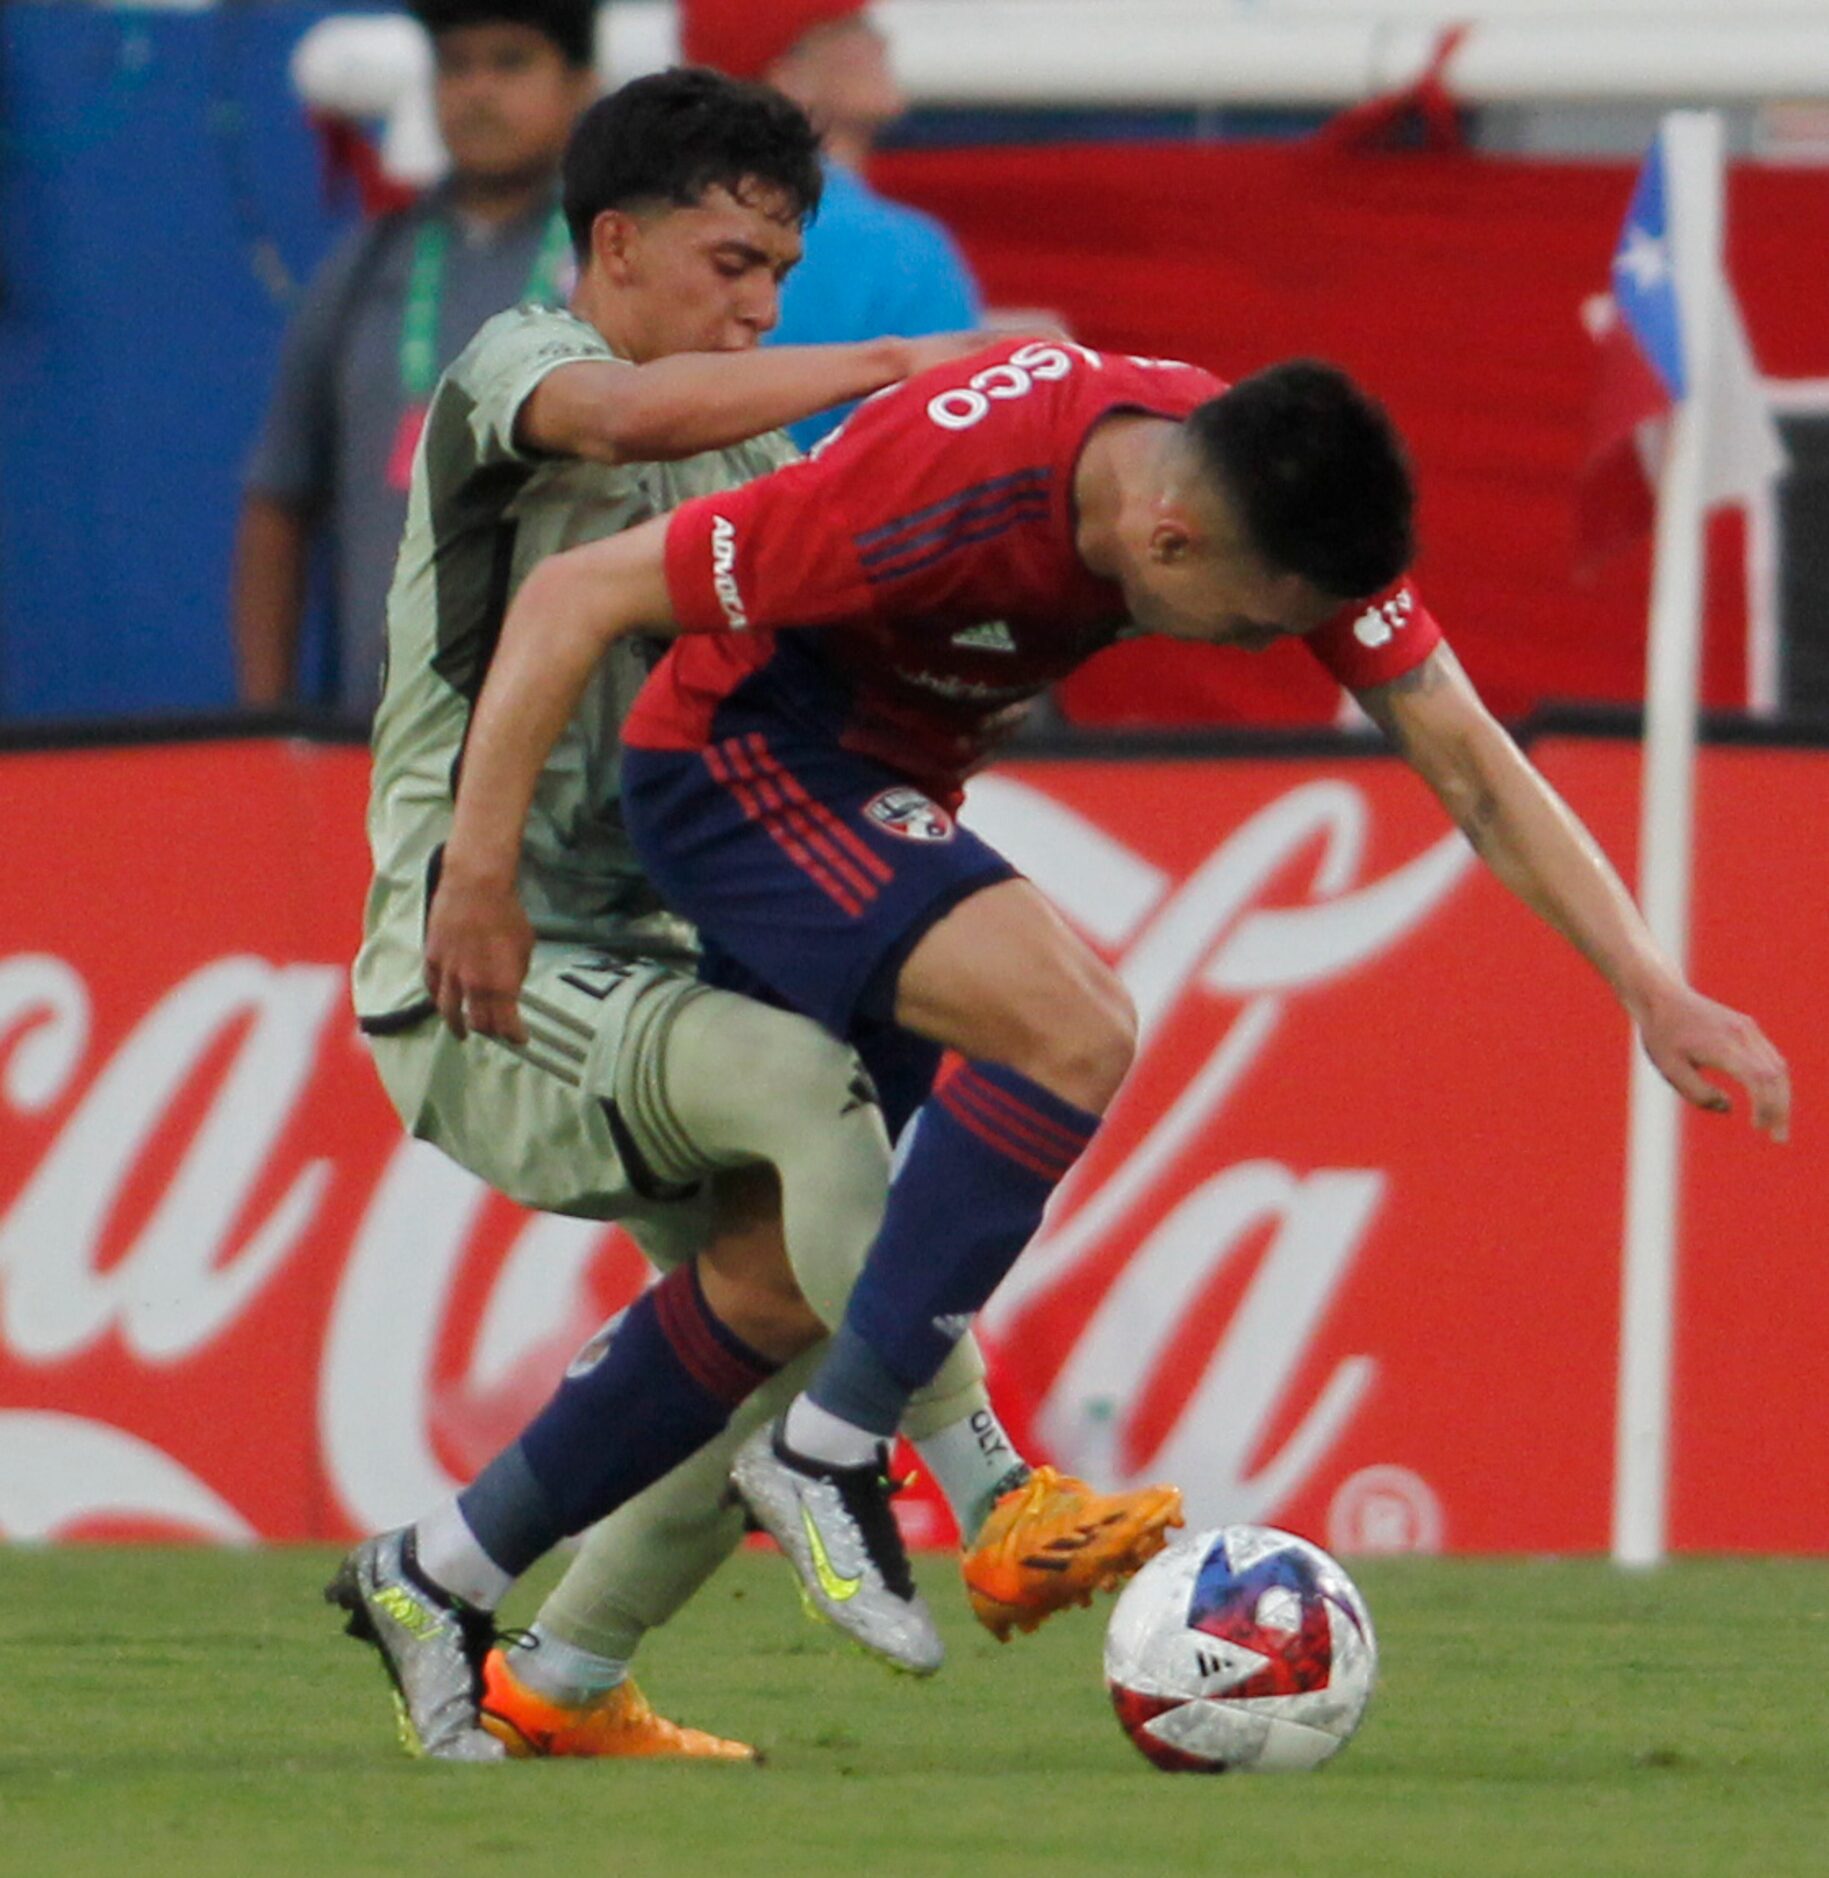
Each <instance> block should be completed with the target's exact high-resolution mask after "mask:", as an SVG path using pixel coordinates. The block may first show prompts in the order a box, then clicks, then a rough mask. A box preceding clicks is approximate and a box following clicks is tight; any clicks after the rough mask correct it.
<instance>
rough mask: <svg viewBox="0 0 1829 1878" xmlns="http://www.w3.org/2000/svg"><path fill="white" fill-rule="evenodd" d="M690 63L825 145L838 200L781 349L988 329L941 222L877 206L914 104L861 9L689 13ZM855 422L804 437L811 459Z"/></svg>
mask: <svg viewBox="0 0 1829 1878" xmlns="http://www.w3.org/2000/svg"><path fill="white" fill-rule="evenodd" d="M680 28H681V35H680V36H681V49H682V51H683V53H684V56H685V57H686V59H687V60H688V62H690V63H692V64H694V65H715V66H716V67H717V68H718V69H719V70H720V71H724V72H728V73H730V74H731V75H732V76H733V77H735V78H759V79H762V80H764V81H766V82H767V83H768V84H771V85H774V86H776V87H777V88H778V89H779V90H782V91H785V92H786V93H787V95H788V96H789V97H790V98H792V99H793V100H794V101H795V102H796V103H797V104H798V105H800V107H801V108H802V109H803V110H804V111H805V112H806V114H807V115H808V116H809V117H810V118H811V119H812V120H813V122H814V124H815V125H817V126H818V128H819V131H820V133H821V135H822V137H823V138H824V140H825V153H826V191H825V197H824V200H823V201H822V202H821V203H820V207H819V214H818V216H817V217H816V218H815V219H814V222H813V225H812V226H811V227H810V228H809V229H808V230H807V235H806V258H805V259H804V260H803V261H802V262H801V263H800V265H799V266H798V267H797V268H796V269H795V270H794V272H793V273H792V274H791V275H790V276H789V277H788V282H787V286H786V287H785V288H784V290H783V292H782V296H781V324H780V325H779V326H778V327H777V328H776V329H775V331H774V333H773V334H772V335H771V337H772V338H773V340H774V342H775V343H776V344H779V345H815V344H819V343H821V342H823V341H828V340H830V341H837V340H847V339H872V338H875V337H877V336H878V335H880V334H884V333H895V334H899V335H901V336H903V337H905V338H914V337H917V336H919V335H920V334H922V333H936V332H954V331H958V330H961V329H963V328H966V327H971V326H976V325H979V324H981V321H982V314H981V309H980V306H979V301H978V288H977V284H976V283H975V282H974V281H973V279H972V275H971V270H970V269H969V268H968V267H967V265H966V263H965V259H964V257H963V256H962V255H961V254H960V252H959V250H958V247H957V246H956V245H955V243H954V242H953V239H952V237H951V236H950V235H949V234H948V233H947V232H946V230H945V229H944V228H942V227H941V226H940V224H939V223H938V222H936V221H935V220H934V219H933V217H932V216H930V215H924V214H922V213H921V211H920V210H918V209H911V208H908V207H906V206H905V205H904V204H902V203H899V202H891V201H889V200H888V199H887V198H886V197H884V196H879V195H878V194H877V193H876V192H875V191H874V190H873V189H872V188H871V187H870V185H869V184H868V183H867V182H865V180H864V178H863V175H862V170H863V165H864V162H865V159H866V158H867V157H868V156H869V154H870V150H871V146H872V145H873V144H874V143H875V142H876V139H877V136H878V134H879V133H880V132H881V131H882V130H883V129H884V128H885V127H886V126H888V125H889V124H892V123H894V121H895V120H896V119H897V118H898V117H900V116H901V115H902V113H903V112H904V111H905V110H906V109H907V105H908V101H907V99H906V98H905V97H904V95H903V93H902V90H901V88H900V86H898V85H897V83H896V81H895V74H894V72H893V71H892V70H891V69H890V65H889V54H888V47H887V46H886V45H885V43H884V40H883V36H882V34H881V33H880V32H879V31H878V30H877V29H876V28H875V27H874V26H872V25H871V24H870V22H869V21H868V20H866V19H865V18H864V16H863V6H862V4H861V0H681V5H680ZM843 416H844V409H842V408H841V409H839V410H834V411H829V412H826V413H824V414H822V415H821V416H819V417H815V418H809V419H808V420H807V421H806V422H805V423H803V424H796V425H795V426H794V427H793V434H794V440H795V441H796V442H797V443H798V444H800V446H801V447H802V448H803V449H805V448H807V447H809V446H810V445H811V444H813V443H814V442H816V441H817V440H818V439H819V438H820V437H822V436H823V435H824V434H825V433H826V432H827V431H828V430H830V429H832V427H833V426H834V425H835V424H837V423H838V422H839V420H840V419H841V418H842V417H843Z"/></svg>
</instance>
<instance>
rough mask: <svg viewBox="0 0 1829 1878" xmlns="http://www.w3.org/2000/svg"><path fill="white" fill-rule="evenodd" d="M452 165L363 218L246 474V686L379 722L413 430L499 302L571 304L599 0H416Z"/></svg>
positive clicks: (289, 349)
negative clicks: (568, 163) (425, 186)
mask: <svg viewBox="0 0 1829 1878" xmlns="http://www.w3.org/2000/svg"><path fill="white" fill-rule="evenodd" d="M413 13H414V16H415V17H416V18H417V19H418V20H419V22H420V24H421V25H422V26H423V27H424V28H425V30H426V32H427V34H428V36H429V37H430V39H431V42H432V56H433V63H434V88H433V101H434V106H435V109H436V111H437V117H438V130H439V135H440V137H441V138H442V140H443V142H444V145H445V149H446V152H447V154H448V155H449V157H450V159H451V168H450V171H449V173H448V175H446V176H445V177H444V179H443V180H442V181H441V182H439V183H438V184H437V186H436V187H434V188H432V189H429V190H427V191H426V193H425V194H424V195H423V196H422V197H421V198H420V199H419V200H418V201H417V202H414V203H413V204H412V205H411V206H410V207H407V208H404V209H400V210H398V211H397V212H394V213H392V214H386V215H378V216H376V217H374V218H373V219H372V220H369V221H365V222H364V223H363V224H362V225H361V227H359V228H357V229H355V230H353V231H352V232H351V233H350V234H349V235H348V237H347V238H346V239H345V240H343V241H342V242H340V243H339V244H338V245H337V247H336V248H335V249H334V250H333V251H332V252H331V254H330V255H329V257H328V258H327V259H326V260H325V262H324V264H323V266H322V267H320V268H319V269H318V270H317V272H316V273H315V274H314V275H313V276H312V279H311V281H310V284H309V285H308V286H307V287H306V289H305V292H304V294H303V296H302V298H301V299H300V301H299V305H298V309H297V311H296V313H295V314H294V315H293V318H292V321H291V323H290V325H289V326H288V327H287V330H286V338H285V344H284V347H283V349H282V351H281V353H280V360H279V367H278V370H277V372H276V374H275V376H274V382H273V389H272V393H271V396H270V397H269V399H268V404H267V411H266V416H265V418H264V419H263V421H262V424H261V430H260V436H259V438H258V440H257V442H256V445H255V448H254V451H253V454H252V456H251V458H250V460H249V462H248V465H247V469H246V471H245V474H244V478H243V492H242V507H241V515H240V518H239V521H238V524H237V533H236V550H235V573H234V583H233V591H232V596H231V616H232V627H233V635H234V641H235V660H236V673H237V691H238V695H239V696H240V698H241V700H242V702H243V703H245V704H249V705H258V706H270V705H282V704H287V703H292V702H302V703H307V704H326V705H329V706H331V707H332V708H333V709H334V710H335V711H336V712H337V713H338V715H339V716H342V717H345V718H347V719H349V720H350V721H351V722H359V723H360V724H362V725H363V726H364V727H366V726H367V724H368V721H369V719H370V717H371V716H372V715H373V713H374V708H375V700H376V698H377V696H378V695H379V687H380V670H381V652H382V638H383V621H384V616H385V612H386V600H387V589H388V581H389V579H390V578H391V576H392V573H393V567H394V554H395V551H396V550H397V549H398V547H399V546H400V530H401V526H402V524H403V523H404V522H405V520H406V507H407V479H408V473H409V471H410V469H411V467H412V460H413V447H414V445H415V444H416V443H417V441H418V437H419V427H420V425H421V424H422V423H423V422H424V420H425V412H426V405H427V403H428V401H429V400H430V398H431V395H432V387H433V386H434V385H435V384H436V383H437V382H438V375H439V373H440V372H441V371H443V370H444V368H445V367H446V366H447V365H449V364H450V363H451V361H452V360H453V359H455V358H456V357H457V355H458V353H459V352H460V351H461V350H462V349H463V347H464V345H465V344H466V343H467V342H468V340H469V338H470V336H471V335H472V334H473V333H474V332H475V331H476V329H477V328H478V327H479V326H480V325H482V323H483V321H484V320H486V319H488V318H489V316H490V315H491V314H493V313H499V312H501V311H502V309H503V308H504V307H511V306H513V305H515V303H516V302H517V301H521V300H540V301H543V302H545V303H546V304H548V305H559V304H562V303H563V302H564V299H565V296H566V293H567V292H568V291H569V289H570V287H571V284H572V252H571V242H570V241H569V239H568V238H567V234H566V228H565V220H564V217H563V216H562V215H561V214H560V212H559V160H560V158H561V157H562V156H563V154H564V151H565V144H566V139H567V138H568V137H569V136H570V135H571V129H572V125H573V124H574V123H575V122H576V121H577V119H578V115H579V113H580V112H581V111H583V110H584V108H585V106H586V105H588V104H589V103H590V101H591V99H592V98H593V97H594V96H595V95H596V93H597V74H596V71H595V69H594V67H593V64H592V53H593V43H592V36H593V31H594V26H595V20H596V6H595V5H594V3H593V0H415V4H414V6H413ZM320 542H321V543H322V544H323V546H324V547H325V549H326V550H327V560H328V565H329V572H330V575H331V579H330V600H331V613H332V621H333V625H334V635H333V638H332V656H331V658H330V659H329V661H328V663H329V664H330V665H331V666H332V667H333V668H334V669H332V670H330V671H328V672H326V673H325V674H324V675H323V676H322V677H321V678H320V677H319V676H318V675H316V674H313V673H305V672H301V670H300V646H299V626H300V620H301V616H302V612H303V607H304V596H305V587H306V570H307V566H308V563H309V561H310V559H311V556H312V552H313V550H314V547H315V546H316V545H317V544H318V543H320Z"/></svg>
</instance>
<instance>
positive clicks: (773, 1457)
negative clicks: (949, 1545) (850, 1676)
mask: <svg viewBox="0 0 1829 1878" xmlns="http://www.w3.org/2000/svg"><path fill="white" fill-rule="evenodd" d="M730 1481H731V1485H732V1486H733V1487H735V1488H736V1490H737V1492H738V1494H739V1495H741V1497H742V1499H743V1502H744V1504H745V1505H746V1506H747V1507H748V1508H749V1510H750V1512H751V1513H753V1514H754V1515H755V1517H756V1521H757V1523H758V1524H759V1525H760V1526H761V1527H762V1529H763V1530H764V1531H765V1532H766V1533H767V1534H768V1535H769V1537H770V1538H772V1539H773V1540H774V1541H775V1543H776V1544H777V1545H778V1546H780V1548H781V1550H782V1551H783V1552H784V1553H785V1554H786V1555H787V1559H788V1562H789V1563H790V1564H791V1565H792V1566H793V1567H794V1570H795V1571H796V1572H797V1573H798V1574H799V1577H800V1594H801V1597H802V1598H803V1599H804V1600H805V1601H806V1604H807V1608H808V1609H809V1610H811V1611H813V1612H815V1613H816V1614H817V1615H819V1616H821V1617H823V1618H825V1619H826V1620H827V1621H828V1622H829V1623H832V1624H835V1625H837V1627H838V1628H839V1629H840V1630H842V1631H843V1632H844V1633H845V1635H846V1636H848V1637H850V1638H851V1639H852V1641H853V1642H855V1643H859V1644H861V1645H862V1646H863V1647H864V1648H865V1649H866V1650H868V1651H869V1652H870V1654H871V1655H872V1656H880V1657H881V1658H882V1659H883V1660H884V1661H885V1662H887V1663H889V1664H891V1665H893V1666H894V1667H895V1668H897V1669H904V1670H907V1671H909V1672H910V1673H911V1674H912V1675H916V1676H931V1675H932V1674H933V1673H934V1671H935V1670H936V1669H938V1668H939V1667H940V1664H941V1662H942V1661H943V1660H944V1659H945V1656H946V1646H945V1645H944V1644H943V1643H942V1642H941V1641H940V1632H939V1630H938V1629H937V1628H936V1627H935V1625H934V1620H933V1613H932V1612H931V1611H929V1610H928V1608H927V1605H926V1603H925V1602H924V1600H923V1599H922V1597H921V1594H920V1593H919V1592H918V1591H917V1590H916V1589H915V1585H914V1575H913V1573H912V1572H911V1571H910V1570H909V1566H908V1553H907V1550H906V1549H905V1548H904V1546H903V1544H902V1535H901V1532H900V1530H899V1528H898V1527H897V1526H896V1523H895V1514H894V1512H893V1511H892V1509H891V1508H890V1505H889V1496H890V1495H891V1494H892V1493H893V1492H894V1491H895V1484H894V1483H893V1482H892V1481H891V1480H890V1478H889V1450H888V1448H887V1447H881V1448H878V1450H877V1458H876V1460H875V1461H874V1462H871V1463H869V1464H867V1465H865V1466H862V1467H829V1466H827V1465H826V1464H825V1463H823V1462H820V1461H811V1460H808V1459H806V1458H805V1457H804V1456H802V1455H799V1454H795V1453H793V1452H792V1451H791V1450H790V1449H789V1448H787V1447H786V1446H785V1445H784V1444H783V1442H782V1440H781V1435H780V1428H779V1425H778V1424H777V1426H775V1427H772V1428H763V1429H760V1430H758V1431H757V1432H756V1433H755V1434H753V1435H752V1436H750V1438H749V1439H748V1440H747V1441H746V1442H744V1444H743V1445H742V1447H740V1448H739V1449H738V1450H737V1457H736V1461H735V1462H734V1464H733V1465H732V1467H731V1470H730Z"/></svg>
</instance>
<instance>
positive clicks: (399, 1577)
mask: <svg viewBox="0 0 1829 1878" xmlns="http://www.w3.org/2000/svg"><path fill="white" fill-rule="evenodd" d="M324 1597H325V1600H326V1602H328V1603H331V1604H336V1605H340V1606H341V1607H342V1608H343V1609H344V1610H346V1611H347V1612H348V1613H349V1622H348V1623H347V1624H346V1625H345V1626H344V1628H345V1629H346V1630H347V1631H348V1632H349V1634H350V1635H351V1636H352V1637H355V1638H358V1639H359V1640H360V1641H361V1642H363V1643H370V1644H373V1645H374V1647H375V1650H376V1653H377V1654H378V1655H379V1656H380V1658H381V1662H382V1665H383V1666H384V1667H385V1669H386V1670H387V1675H388V1680H389V1682H391V1683H392V1684H393V1694H394V1710H395V1715H396V1718H397V1720H398V1722H399V1727H400V1745H401V1746H402V1747H403V1748H405V1749H406V1751H407V1752H408V1753H409V1754H424V1755H428V1756H430V1757H431V1758H432V1759H433V1760H437V1761H505V1760H507V1758H508V1750H507V1749H506V1748H505V1747H503V1745H502V1744H501V1742H499V1741H498V1740H496V1738H495V1737H494V1736H493V1735H491V1734H488V1733H486V1732H485V1731H484V1729H483V1728H482V1726H481V1720H480V1715H479V1703H480V1700H481V1697H482V1690H483V1659H484V1658H485V1657H486V1656H487V1655H488V1653H489V1649H490V1646H491V1645H492V1644H493V1643H494V1641H495V1625H494V1623H493V1621H492V1620H491V1619H490V1617H489V1614H488V1613H487V1612H486V1611H477V1610H472V1609H471V1608H470V1606H469V1605H467V1604H465V1603H463V1602H461V1601H460V1600H459V1599H456V1598H452V1597H449V1596H447V1595H445V1594H444V1593H443V1592H440V1591H438V1590H437V1589H436V1588H435V1587H433V1586H432V1585H430V1584H429V1583H428V1582H427V1581H426V1580H425V1578H424V1577H423V1576H422V1575H421V1574H420V1572H419V1571H418V1569H417V1561H416V1560H415V1559H414V1558H413V1556H412V1529H411V1528H410V1527H402V1528H400V1529H399V1530H398V1531H395V1532H384V1533H380V1534H378V1535H377V1536H376V1537H374V1538H373V1539H364V1540H363V1542H362V1543H361V1544H360V1545H359V1546H357V1547H356V1549H355V1550H354V1551H353V1552H351V1553H350V1554H349V1556H348V1557H347V1558H346V1559H344V1561H343V1563H342V1564H341V1565H340V1566H339V1567H338V1568H337V1575H336V1576H335V1577H334V1578H333V1579H331V1581H330V1583H329V1584H328V1585H326V1586H325V1587H324Z"/></svg>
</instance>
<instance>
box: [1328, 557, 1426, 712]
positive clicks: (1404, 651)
mask: <svg viewBox="0 0 1829 1878" xmlns="http://www.w3.org/2000/svg"><path fill="white" fill-rule="evenodd" d="M1441 643H1442V629H1441V627H1440V626H1438V625H1437V624H1436V623H1435V616H1434V615H1433V614H1432V613H1431V612H1430V611H1429V609H1428V608H1427V607H1426V606H1424V605H1423V603H1422V600H1421V599H1420V598H1419V597H1418V595H1417V592H1416V589H1415V588H1414V587H1413V586H1412V585H1411V584H1410V582H1409V581H1408V580H1397V581H1393V582H1392V583H1391V585H1390V586H1389V587H1387V588H1385V589H1384V591H1383V592H1382V593H1376V594H1374V595H1373V596H1372V597H1371V599H1369V600H1356V601H1354V602H1353V603H1352V604H1351V605H1350V606H1344V607H1342V608H1341V609H1340V611H1339V612H1338V613H1336V614H1335V615H1334V616H1333V617H1332V618H1331V619H1329V620H1326V621H1324V622H1323V623H1322V624H1321V625H1319V626H1317V627H1316V628H1315V630H1314V631H1313V632H1311V633H1310V634H1309V635H1308V636H1307V638H1306V640H1305V641H1304V644H1306V645H1307V647H1308V649H1309V651H1310V652H1312V653H1313V654H1314V655H1315V657H1316V658H1317V659H1319V660H1320V661H1321V663H1322V665H1323V666H1325V667H1326V669H1327V671H1328V672H1329V674H1330V675H1331V676H1332V677H1333V678H1334V679H1335V680H1336V681H1337V682H1338V683H1340V684H1342V685H1344V686H1345V687H1346V689H1347V690H1348V691H1370V690H1371V689H1372V688H1373V687H1374V686H1376V685H1388V684H1389V683H1390V682H1391V680H1392V679H1394V678H1401V677H1403V675H1404V674H1405V673H1406V672H1412V671H1414V670H1415V669H1416V667H1417V666H1419V665H1420V664H1422V662H1423V660H1424V659H1426V658H1427V657H1428V656H1429V654H1430V653H1431V652H1433V651H1434V650H1435V648H1436V647H1437V646H1438V645H1440V644H1441Z"/></svg>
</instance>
